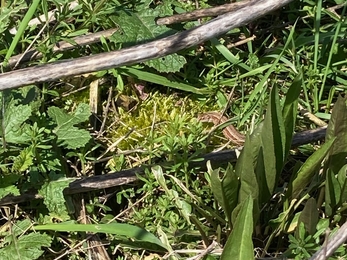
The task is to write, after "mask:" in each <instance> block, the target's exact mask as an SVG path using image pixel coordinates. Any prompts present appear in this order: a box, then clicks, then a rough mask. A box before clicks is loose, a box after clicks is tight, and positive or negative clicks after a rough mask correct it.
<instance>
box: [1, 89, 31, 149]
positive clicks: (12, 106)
mask: <svg viewBox="0 0 347 260" xmlns="http://www.w3.org/2000/svg"><path fill="white" fill-rule="evenodd" d="M4 93H6V92H4ZM4 93H3V95H4ZM5 102H6V104H5V107H4V110H5V111H4V119H3V122H2V127H0V135H1V136H3V135H5V140H6V142H7V143H16V144H18V143H25V142H26V141H28V140H30V137H29V136H28V135H27V134H26V131H25V130H26V129H27V127H28V125H27V124H26V123H25V121H26V120H28V119H29V117H30V115H31V108H30V106H29V105H19V104H17V103H18V102H17V100H14V99H13V98H10V99H9V100H8V101H5ZM3 130H4V133H3Z"/></svg>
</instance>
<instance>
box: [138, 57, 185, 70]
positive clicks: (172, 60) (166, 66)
mask: <svg viewBox="0 0 347 260" xmlns="http://www.w3.org/2000/svg"><path fill="white" fill-rule="evenodd" d="M186 63H187V61H186V59H185V58H184V57H183V56H181V55H178V54H176V53H174V54H170V55H167V56H164V57H161V58H157V59H153V60H149V61H146V62H145V64H146V65H147V66H149V67H152V68H155V69H156V70H157V71H159V72H165V73H169V72H177V71H179V70H180V69H181V68H183V66H184V64H186Z"/></svg>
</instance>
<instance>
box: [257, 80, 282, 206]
mask: <svg viewBox="0 0 347 260" xmlns="http://www.w3.org/2000/svg"><path fill="white" fill-rule="evenodd" d="M261 140H262V147H263V155H264V157H263V160H264V161H263V163H262V166H264V168H265V172H264V171H263V170H261V172H260V173H259V172H257V173H256V174H257V176H259V175H261V174H264V173H265V176H263V182H261V185H260V186H259V189H260V194H261V196H262V200H261V202H266V201H267V200H268V199H269V198H270V196H271V195H272V193H273V191H274V189H275V187H276V186H277V180H278V177H279V175H280V174H281V172H282V168H283V164H284V159H285V158H284V156H285V153H286V152H285V129H284V123H283V119H282V113H281V109H280V102H279V98H278V93H277V88H276V87H275V88H273V89H272V90H271V96H270V102H269V105H268V109H267V112H266V115H265V120H264V124H263V127H262V131H261Z"/></svg>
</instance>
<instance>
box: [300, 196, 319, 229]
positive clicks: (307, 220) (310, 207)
mask: <svg viewBox="0 0 347 260" xmlns="http://www.w3.org/2000/svg"><path fill="white" fill-rule="evenodd" d="M318 217H319V213H318V209H317V203H316V200H315V199H314V198H310V199H309V200H308V201H307V202H306V204H305V207H304V209H303V210H302V212H301V214H300V216H299V221H298V224H299V225H300V223H304V224H305V228H306V231H307V232H308V233H309V234H310V235H314V234H315V233H316V226H317V224H318Z"/></svg>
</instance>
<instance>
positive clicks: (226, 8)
mask: <svg viewBox="0 0 347 260" xmlns="http://www.w3.org/2000/svg"><path fill="white" fill-rule="evenodd" d="M249 2H251V1H249V0H248V1H242V2H237V3H230V4H225V5H220V6H215V7H210V8H205V9H199V10H194V11H192V12H188V13H183V14H175V15H171V16H166V17H162V18H158V20H157V24H158V25H164V24H173V23H181V22H185V21H191V20H197V19H199V18H203V17H210V16H218V15H222V14H225V13H229V12H233V11H236V10H238V9H240V8H242V7H245V6H247V5H249Z"/></svg>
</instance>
